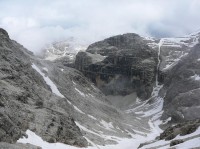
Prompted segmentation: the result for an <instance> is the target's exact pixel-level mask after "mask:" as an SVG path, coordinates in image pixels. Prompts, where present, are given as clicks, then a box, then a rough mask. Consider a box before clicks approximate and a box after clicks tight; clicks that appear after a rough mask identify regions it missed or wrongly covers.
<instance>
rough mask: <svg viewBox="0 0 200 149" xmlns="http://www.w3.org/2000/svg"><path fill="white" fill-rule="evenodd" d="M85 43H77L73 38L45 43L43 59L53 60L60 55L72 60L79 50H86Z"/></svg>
mask: <svg viewBox="0 0 200 149" xmlns="http://www.w3.org/2000/svg"><path fill="white" fill-rule="evenodd" d="M86 48H87V45H86V44H82V43H79V42H78V41H76V39H74V38H69V39H67V40H65V41H60V42H54V43H52V44H49V45H47V46H46V47H45V48H44V49H43V51H44V59H46V60H50V61H53V60H55V59H58V58H61V57H67V58H68V59H69V61H73V60H74V58H75V55H76V54H77V53H78V52H79V51H81V50H86Z"/></svg>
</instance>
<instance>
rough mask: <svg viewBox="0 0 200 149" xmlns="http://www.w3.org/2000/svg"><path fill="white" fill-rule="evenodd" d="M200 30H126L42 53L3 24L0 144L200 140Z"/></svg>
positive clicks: (131, 144)
mask: <svg viewBox="0 0 200 149" xmlns="http://www.w3.org/2000/svg"><path fill="white" fill-rule="evenodd" d="M199 37H200V33H198V32H197V33H195V34H191V35H188V36H185V37H180V38H164V39H154V38H144V37H140V36H139V35H137V34H124V35H118V36H114V37H110V38H108V39H105V40H103V41H99V42H97V43H94V44H92V45H90V46H89V47H88V48H87V50H86V51H81V52H78V54H77V55H76V58H75V59H73V57H70V54H72V53H74V52H71V51H70V50H69V47H70V46H69V45H68V44H66V43H65V44H61V45H60V46H59V44H58V43H57V44H54V47H51V48H50V49H48V50H49V51H50V52H47V53H48V54H49V55H50V56H49V55H46V57H44V58H42V56H40V57H37V56H34V55H33V53H31V52H30V51H28V50H27V49H25V48H24V47H23V46H22V45H20V44H18V43H17V42H15V41H13V40H11V39H10V38H9V35H8V33H7V32H6V31H5V30H3V29H0V148H8V149H9V148H11V149H18V148H25V149H35V148H50V149H51V148H55V149H56V148H59V149H61V148H72V149H74V148H79V147H82V148H92V149H93V148H103V149H104V148H105V149H111V148H116V149H117V148H119V149H121V148H124V149H132V148H138V147H140V148H161V147H162V148H171V146H175V147H176V146H179V145H182V146H183V147H184V146H187V145H188V144H187V143H188V142H191V141H193V143H190V144H191V146H192V145H193V147H194V144H195V143H194V142H195V141H196V146H195V147H200V143H198V142H200V141H198V140H199V139H200V131H199V126H200V122H199V119H200V116H199V112H200V108H199V107H200V98H199V94H200V92H199V88H200V44H199V42H200V38H199ZM65 45H67V48H65V47H64V46H65ZM52 49H53V50H52ZM69 51H70V53H68V52H69ZM54 52H56V55H61V56H54ZM76 52H77V51H76ZM76 52H75V53H76ZM60 53H61V54H60ZM47 57H50V58H52V57H53V59H48V58H47ZM55 57H56V58H55ZM50 60H51V61H50ZM34 140H35V141H34ZM58 142H59V143H58ZM26 143H30V144H26Z"/></svg>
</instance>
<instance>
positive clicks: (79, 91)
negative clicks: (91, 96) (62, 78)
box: [75, 88, 85, 97]
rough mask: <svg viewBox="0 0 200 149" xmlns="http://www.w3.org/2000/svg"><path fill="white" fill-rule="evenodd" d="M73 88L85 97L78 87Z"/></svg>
mask: <svg viewBox="0 0 200 149" xmlns="http://www.w3.org/2000/svg"><path fill="white" fill-rule="evenodd" d="M75 90H76V91H77V92H78V93H79V94H80V95H81V96H83V97H85V94H84V93H83V92H81V91H80V90H79V89H77V88H75Z"/></svg>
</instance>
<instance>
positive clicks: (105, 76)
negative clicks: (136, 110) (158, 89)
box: [75, 34, 157, 99]
mask: <svg viewBox="0 0 200 149" xmlns="http://www.w3.org/2000/svg"><path fill="white" fill-rule="evenodd" d="M87 52H89V53H90V54H87ZM96 55H101V56H104V57H105V58H104V59H103V60H102V61H97V62H94V61H93V60H92V59H94V58H93V57H95V56H96ZM156 65H157V52H156V51H155V50H153V49H152V48H150V47H149V46H148V45H147V44H146V43H145V42H144V41H143V39H142V38H141V37H140V36H138V35H137V34H124V35H118V36H114V37H110V38H108V39H105V40H103V41H100V42H97V43H94V44H92V45H90V46H89V47H88V49H87V50H86V52H79V53H78V54H77V56H76V61H75V68H76V69H78V70H80V71H82V72H83V73H84V74H85V75H86V76H87V77H88V78H90V79H91V80H92V81H93V82H94V83H95V84H96V85H97V86H98V87H99V88H100V89H101V90H102V91H103V93H105V94H106V95H127V94H130V93H132V92H137V95H138V96H139V97H140V98H141V99H147V98H148V97H149V96H150V95H151V92H152V85H153V83H154V81H155V74H156Z"/></svg>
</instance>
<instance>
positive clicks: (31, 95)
mask: <svg viewBox="0 0 200 149" xmlns="http://www.w3.org/2000/svg"><path fill="white" fill-rule="evenodd" d="M33 61H34V59H33V55H32V53H31V52H28V50H26V49H25V48H23V46H21V45H19V44H18V43H16V42H15V41H12V40H10V39H9V36H8V34H7V32H6V31H5V30H3V29H0V142H8V143H15V142H16V141H17V140H18V139H19V138H20V137H22V136H23V135H24V134H25V131H26V130H27V129H30V130H32V131H34V132H35V133H36V134H39V135H40V136H41V137H42V138H43V139H44V140H46V141H48V142H62V143H66V144H70V145H77V146H81V147H83V146H87V141H86V140H85V139H84V138H83V136H82V134H81V132H80V129H79V128H78V127H77V126H76V124H75V122H74V120H73V118H72V117H71V116H70V114H69V113H67V112H63V111H62V110H60V108H59V107H60V105H59V102H62V103H65V105H66V107H68V108H69V109H70V107H71V106H70V105H69V103H68V102H67V101H66V99H65V98H61V97H58V96H57V95H55V94H53V93H52V90H51V88H50V87H49V86H48V85H47V84H46V82H45V81H44V79H43V78H42V77H41V75H40V74H39V73H38V72H37V71H36V70H34V69H33V68H32V67H31V65H32V62H33ZM52 104H54V106H55V107H56V108H51V107H52Z"/></svg>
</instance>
